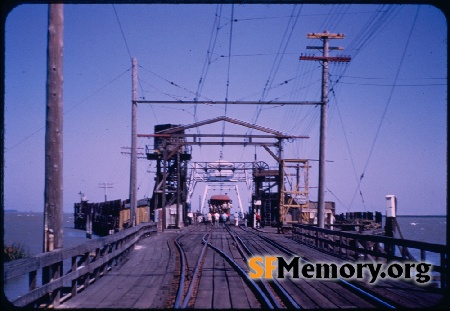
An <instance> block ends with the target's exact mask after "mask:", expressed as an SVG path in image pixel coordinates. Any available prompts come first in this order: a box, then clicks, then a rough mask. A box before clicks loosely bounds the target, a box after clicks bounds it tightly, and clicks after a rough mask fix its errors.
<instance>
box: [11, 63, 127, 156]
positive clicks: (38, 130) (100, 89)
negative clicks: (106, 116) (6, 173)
mask: <svg viewBox="0 0 450 311" xmlns="http://www.w3.org/2000/svg"><path fill="white" fill-rule="evenodd" d="M130 70H131V68H128V69H126V70H125V71H124V72H122V73H121V74H119V75H118V76H117V77H115V78H113V79H111V80H109V81H108V82H106V83H105V84H104V85H102V86H101V87H99V88H98V89H96V90H95V91H93V92H92V93H90V94H89V95H87V96H86V97H85V98H83V99H82V100H80V101H79V102H78V103H76V104H74V105H73V106H71V107H69V108H68V109H65V110H64V112H63V115H64V116H65V115H68V114H69V113H70V112H72V111H73V110H74V109H75V108H77V107H78V106H80V105H81V104H83V103H85V102H87V101H88V100H89V99H90V98H91V97H93V96H94V95H96V94H97V93H99V92H100V91H102V90H104V89H105V88H107V87H108V86H109V85H110V84H112V83H113V82H115V81H116V80H118V79H119V78H121V77H122V76H123V75H125V74H126V73H127V72H129V71H130ZM45 127H46V126H45V125H44V126H43V127H41V128H39V129H37V130H35V131H34V132H32V133H31V134H29V135H27V136H26V137H24V138H23V139H22V140H20V141H19V142H17V143H15V144H14V145H12V146H11V147H9V148H5V153H7V152H8V151H10V150H11V149H14V148H15V147H17V146H19V145H20V144H22V143H23V142H25V141H27V140H28V139H29V138H31V137H33V136H34V135H36V134H37V133H39V132H40V131H42V130H44V129H45Z"/></svg>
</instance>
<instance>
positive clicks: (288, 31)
mask: <svg viewBox="0 0 450 311" xmlns="http://www.w3.org/2000/svg"><path fill="white" fill-rule="evenodd" d="M296 8H297V5H294V6H293V8H292V12H291V15H290V18H289V20H288V23H287V25H286V28H285V31H284V34H283V37H282V39H281V42H280V45H279V46H278V51H277V54H276V57H275V59H274V61H273V63H272V67H271V69H270V72H269V76H268V78H267V80H266V83H265V85H264V88H263V91H262V94H261V97H260V101H264V100H265V99H266V97H267V95H268V91H269V90H270V88H271V85H272V83H273V80H274V78H275V76H276V74H277V73H278V69H279V68H280V65H281V62H282V60H283V58H284V55H285V52H286V49H287V47H288V45H289V42H290V39H291V36H292V34H293V32H294V29H295V26H296V24H297V21H298V18H299V16H300V13H301V11H302V8H303V5H300V6H299V9H298V12H297V13H295V10H296ZM261 109H262V106H261V105H258V106H257V107H256V111H255V113H254V115H253V118H252V123H254V124H256V123H257V121H258V119H259V116H260V114H261ZM251 132H252V130H251V129H249V130H248V131H247V135H250V134H251Z"/></svg>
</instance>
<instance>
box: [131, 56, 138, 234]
mask: <svg viewBox="0 0 450 311" xmlns="http://www.w3.org/2000/svg"><path fill="white" fill-rule="evenodd" d="M132 89H133V90H132V102H131V164H130V223H131V226H132V227H134V226H135V223H136V205H137V199H136V181H137V150H136V148H137V99H138V98H137V60H136V58H133V59H132Z"/></svg>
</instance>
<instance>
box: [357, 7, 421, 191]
mask: <svg viewBox="0 0 450 311" xmlns="http://www.w3.org/2000/svg"><path fill="white" fill-rule="evenodd" d="M419 11H420V6H417V9H416V13H415V15H414V19H413V22H412V25H411V28H410V30H409V34H408V37H407V40H406V43H405V47H404V49H403V53H402V56H401V59H400V62H399V65H398V68H397V71H396V73H395V78H394V84H393V85H392V87H391V90H390V92H389V96H388V99H387V101H386V105H385V107H384V110H383V113H382V115H381V119H380V122H379V124H378V127H377V130H376V133H375V137H374V139H373V141H372V145H371V147H370V151H369V156H368V157H367V160H366V163H365V165H364V168H363V170H362V173H361V176H360V179H359V184H361V181H362V179H363V178H364V174H365V172H366V170H367V167H368V165H369V162H370V160H371V158H372V154H373V151H374V149H375V144H376V142H377V140H378V136H379V134H380V130H381V126H382V125H383V121H384V119H385V117H386V113H387V111H388V108H389V106H390V104H391V101H392V95H393V94H394V91H395V88H396V83H397V80H398V77H399V75H400V71H401V69H402V65H403V62H404V60H405V56H406V52H407V50H408V46H409V42H410V40H411V36H412V33H413V31H414V27H415V25H416V21H417V17H418V15H419ZM358 186H359V185H358Z"/></svg>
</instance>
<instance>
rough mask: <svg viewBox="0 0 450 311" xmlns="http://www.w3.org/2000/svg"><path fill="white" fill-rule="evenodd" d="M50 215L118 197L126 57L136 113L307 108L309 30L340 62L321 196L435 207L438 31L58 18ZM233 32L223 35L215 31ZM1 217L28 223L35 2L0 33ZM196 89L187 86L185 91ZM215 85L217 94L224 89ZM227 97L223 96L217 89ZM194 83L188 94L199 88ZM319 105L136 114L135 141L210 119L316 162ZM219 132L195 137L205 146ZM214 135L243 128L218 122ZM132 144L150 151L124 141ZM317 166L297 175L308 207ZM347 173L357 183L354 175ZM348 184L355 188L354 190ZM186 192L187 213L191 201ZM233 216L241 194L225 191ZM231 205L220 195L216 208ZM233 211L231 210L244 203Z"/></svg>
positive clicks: (37, 162)
mask: <svg viewBox="0 0 450 311" xmlns="http://www.w3.org/2000/svg"><path fill="white" fill-rule="evenodd" d="M64 18H65V20H64V23H65V24H64V91H63V92H64V168H63V173H64V211H65V212H72V209H73V203H74V202H78V201H79V195H78V192H80V191H83V192H85V193H86V196H87V197H88V199H89V200H90V201H93V202H96V201H102V200H103V198H104V190H103V189H102V188H100V187H99V184H100V183H104V182H108V183H112V184H113V188H112V189H108V199H125V198H127V197H128V191H129V188H128V184H129V156H128V155H126V154H122V153H121V151H123V150H122V149H121V148H122V147H127V146H130V135H131V134H130V133H131V129H130V125H131V103H130V102H131V57H136V58H137V61H138V65H139V67H138V76H139V90H138V92H139V97H140V98H145V99H147V100H193V99H194V98H195V94H196V92H197V91H198V90H200V91H201V92H200V96H199V99H201V100H208V99H210V100H216V101H224V100H225V99H226V98H228V100H230V101H235V100H267V101H269V100H272V101H277V100H292V101H306V100H310V101H318V100H320V90H321V82H320V79H321V66H320V63H318V62H313V61H300V60H299V56H300V55H301V54H313V53H314V54H316V55H319V52H318V51H313V50H307V49H306V46H307V45H320V44H321V43H320V41H318V40H311V39H307V38H306V34H307V33H310V32H323V31H324V30H328V31H330V32H332V33H344V34H345V39H343V40H331V42H330V45H332V46H342V47H344V50H343V51H339V52H331V53H332V55H340V54H344V55H348V56H350V57H351V58H352V60H351V62H350V63H348V64H338V63H335V64H330V72H329V74H330V81H331V86H332V91H331V92H330V97H329V99H330V103H329V114H328V124H329V127H328V144H327V159H328V160H330V161H332V162H328V163H327V177H326V187H327V193H326V199H327V200H332V201H335V202H336V206H337V213H341V212H347V211H364V210H367V211H375V210H377V211H382V212H384V209H385V196H386V195H388V194H395V195H396V196H397V198H398V204H399V207H398V208H399V214H408V215H411V214H413V215H414V214H416V215H424V214H431V215H433V214H434V215H435V214H438V215H443V214H446V213H447V210H446V189H447V184H446V172H447V163H446V152H447V134H446V133H447V23H446V20H445V16H444V14H443V13H442V12H440V11H439V10H438V9H436V8H434V7H432V6H426V5H423V6H415V5H306V4H305V5H296V6H294V5H234V8H232V6H231V5H219V4H213V5H167V4H166V5H156V4H151V5H114V6H113V5H112V4H108V5H78V4H77V5H69V4H67V5H64ZM231 20H233V23H232V24H231V23H230V21H231ZM5 40H6V41H5V106H4V109H5V153H4V155H5V163H4V167H5V176H4V185H5V193H4V196H5V202H4V205H5V208H7V209H18V210H25V211H29V210H32V211H36V212H40V211H43V205H44V199H43V193H44V135H45V129H44V126H45V83H46V81H45V79H46V48H47V46H46V44H47V42H46V40H47V5H30V4H26V5H21V6H19V7H17V8H15V9H14V10H13V11H12V12H11V13H10V14H9V15H8V17H7V20H6V28H5ZM200 79H201V81H202V84H199V81H200ZM227 81H228V83H227ZM227 84H228V86H227ZM199 85H200V86H201V87H199ZM319 110H320V108H319V107H314V106H295V107H294V106H284V107H272V106H270V107H264V108H263V109H261V110H257V107H255V106H243V105H240V106H231V105H229V106H227V107H225V106H205V105H202V106H198V107H197V108H195V107H194V106H188V105H171V106H167V105H166V106H164V105H154V106H150V105H140V106H139V116H138V133H152V132H153V127H154V125H156V124H164V123H173V124H191V123H194V122H196V120H197V121H201V120H205V119H210V118H214V117H218V116H222V115H227V116H229V117H231V118H235V119H239V120H243V121H247V122H252V123H256V124H259V125H262V126H267V127H270V128H273V129H275V130H279V131H283V132H285V133H289V134H295V135H308V136H310V138H309V139H304V140H298V141H295V142H292V143H286V144H285V157H286V158H303V159H313V160H316V159H318V140H319V137H318V135H319ZM221 130H222V124H217V125H216V126H211V127H209V128H207V127H205V128H203V129H202V131H205V133H206V132H214V133H220V132H221ZM226 130H227V131H232V132H236V133H238V132H239V131H240V132H241V133H245V129H239V128H237V127H234V126H231V125H228V124H227V125H226ZM138 144H139V146H140V147H144V146H145V145H146V144H149V145H152V144H153V141H152V140H148V139H139V141H138ZM255 151H256V153H257V158H258V160H261V161H266V162H267V163H268V164H269V165H270V166H274V165H275V163H274V161H273V159H272V158H271V157H270V155H268V154H267V152H266V151H264V150H263V149H262V148H261V149H255V148H254V147H245V148H241V147H226V148H224V149H222V148H221V147H216V148H206V147H201V148H198V147H194V148H193V150H192V153H193V161H199V162H200V161H215V160H218V159H219V157H220V153H221V152H222V153H223V158H224V159H226V160H228V161H253V159H254V157H255ZM317 166H318V162H316V161H312V162H311V173H310V174H311V176H310V184H311V186H312V188H311V197H310V199H311V200H316V199H317V194H316V192H317V189H316V188H315V187H316V186H317V170H318V167H317ZM154 169H155V163H154V162H150V161H147V160H143V159H142V160H139V163H138V186H139V190H138V197H139V198H143V197H148V196H151V190H152V188H153V177H154V176H153V172H154ZM362 175H363V178H361V176H362ZM358 185H359V187H358ZM198 187H199V189H198V190H197V192H196V193H195V194H194V197H193V202H197V201H198V196H199V195H200V194H201V193H202V192H203V188H202V187H203V186H198ZM240 188H241V190H242V194H243V201H244V205H247V201H248V196H247V195H246V194H245V193H244V192H245V190H244V189H245V186H244V185H240ZM232 198H233V199H236V198H235V197H232ZM244 208H245V206H244Z"/></svg>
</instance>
